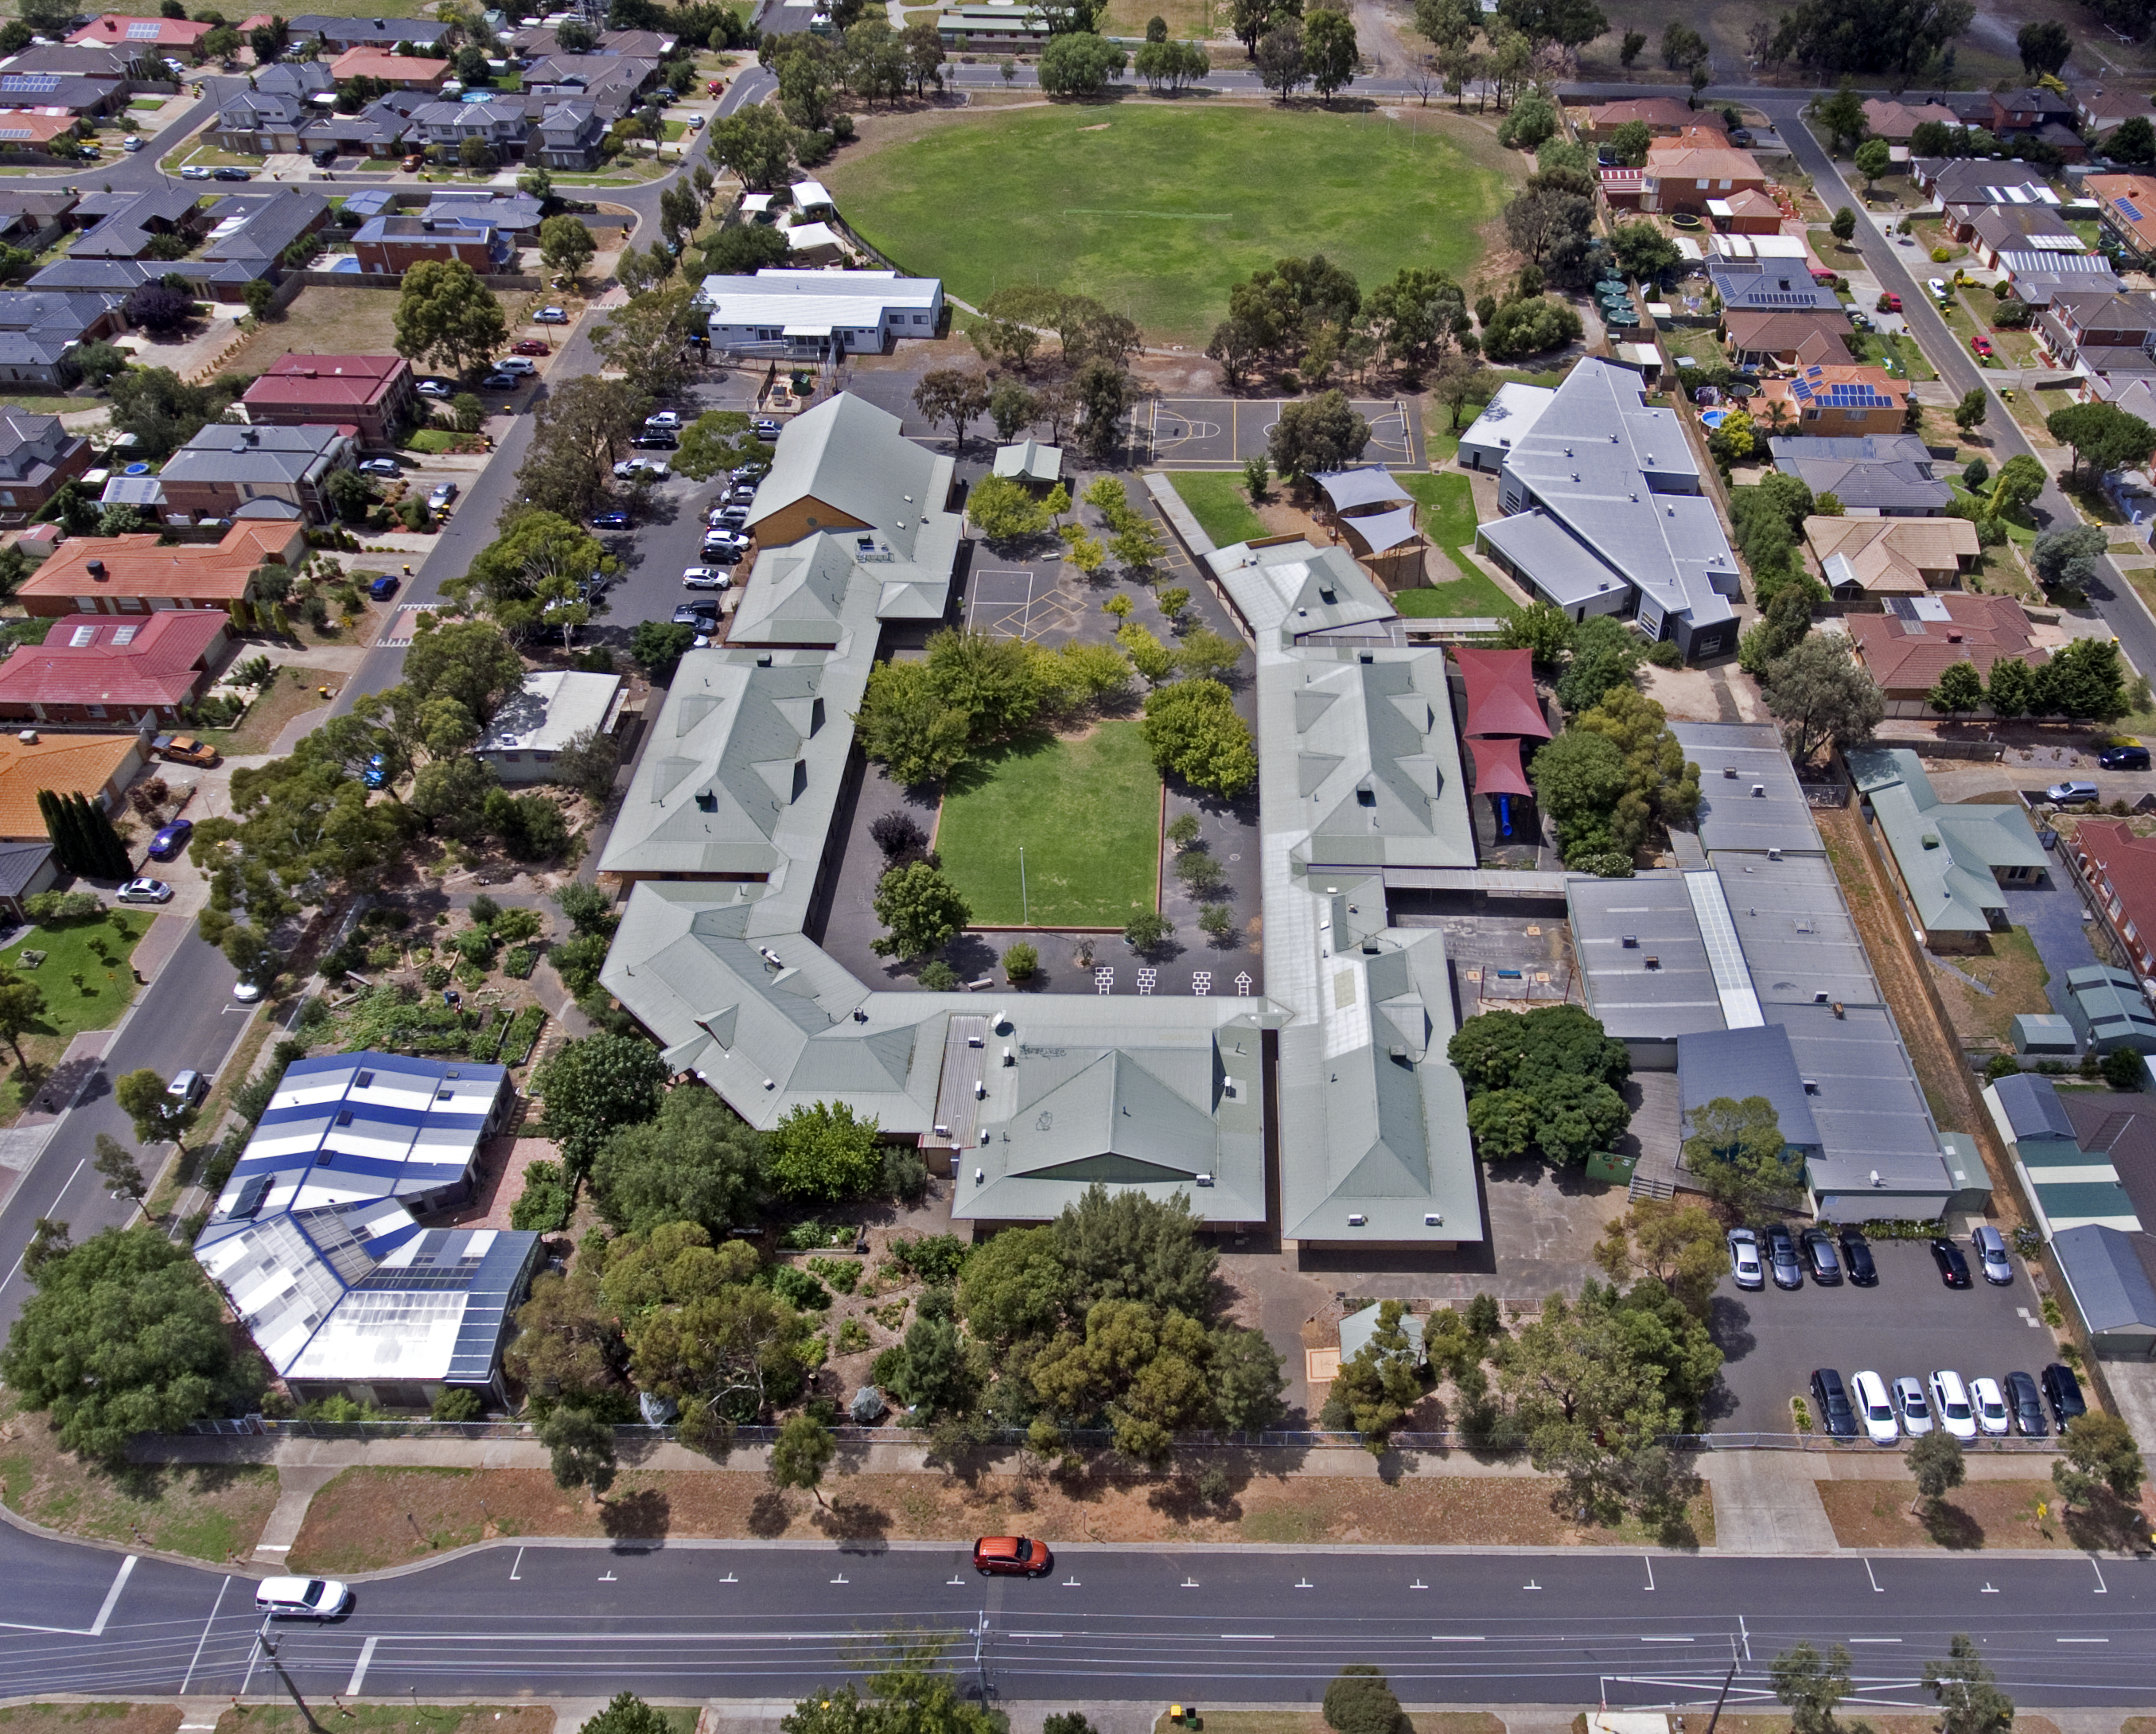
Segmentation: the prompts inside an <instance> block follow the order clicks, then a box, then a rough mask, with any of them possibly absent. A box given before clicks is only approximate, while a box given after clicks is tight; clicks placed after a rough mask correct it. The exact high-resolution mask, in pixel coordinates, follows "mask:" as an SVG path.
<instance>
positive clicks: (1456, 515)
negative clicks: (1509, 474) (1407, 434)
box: [1393, 471, 1475, 548]
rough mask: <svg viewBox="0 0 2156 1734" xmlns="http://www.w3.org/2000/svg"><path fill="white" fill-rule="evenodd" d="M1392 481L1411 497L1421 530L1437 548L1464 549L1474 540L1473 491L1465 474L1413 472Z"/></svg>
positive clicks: (1405, 473)
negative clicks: (1419, 509) (1416, 507)
mask: <svg viewBox="0 0 2156 1734" xmlns="http://www.w3.org/2000/svg"><path fill="white" fill-rule="evenodd" d="M1393 480H1394V481H1397V482H1398V483H1399V485H1400V486H1402V487H1404V488H1405V489H1406V490H1407V491H1409V493H1410V494H1413V495H1414V500H1415V504H1416V505H1418V506H1419V507H1421V508H1422V510H1421V511H1420V512H1417V513H1416V514H1415V517H1416V520H1417V522H1418V523H1419V526H1420V527H1421V529H1422V533H1423V534H1424V535H1425V536H1427V537H1428V538H1430V540H1431V541H1432V542H1434V543H1436V544H1437V546H1438V547H1440V548H1466V547H1467V546H1468V545H1469V544H1470V543H1472V542H1473V541H1474V540H1475V491H1474V489H1473V488H1472V487H1471V486H1469V485H1468V481H1467V478H1466V476H1460V475H1451V476H1430V475H1424V474H1420V473H1418V472H1416V471H1405V472H1404V473H1402V474H1400V475H1398V476H1394V478H1393Z"/></svg>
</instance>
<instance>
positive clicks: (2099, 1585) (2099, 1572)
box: [2089, 1558, 2111, 1596]
mask: <svg viewBox="0 0 2156 1734" xmlns="http://www.w3.org/2000/svg"><path fill="white" fill-rule="evenodd" d="M2089 1569H2090V1570H2091V1571H2092V1572H2095V1573H2096V1593H2097V1594H2098V1595H2100V1596H2107V1595H2109V1594H2110V1593H2111V1586H2110V1585H2109V1584H2107V1583H2106V1582H2104V1581H2103V1567H2102V1566H2100V1565H2098V1564H2097V1562H2096V1561H2095V1560H2094V1559H2093V1558H2092V1559H2091V1560H2090V1561H2089Z"/></svg>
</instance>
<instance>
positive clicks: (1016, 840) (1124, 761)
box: [936, 722, 1160, 928]
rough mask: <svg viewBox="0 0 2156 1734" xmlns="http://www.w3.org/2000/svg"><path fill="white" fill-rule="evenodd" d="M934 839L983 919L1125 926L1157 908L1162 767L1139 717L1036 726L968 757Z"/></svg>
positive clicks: (1009, 923)
mask: <svg viewBox="0 0 2156 1734" xmlns="http://www.w3.org/2000/svg"><path fill="white" fill-rule="evenodd" d="M1021 845H1023V846H1024V849H1025V887H1024V891H1025V895H1024V897H1023V898H1022V897H1021V896H1020V893H1019V856H1018V852H1019V846H1021ZM936 847H937V852H938V853H939V854H941V855H942V857H943V871H944V872H945V873H946V874H947V875H948V877H950V879H951V881H952V883H954V884H955V885H957V888H958V889H959V890H960V891H962V893H965V898H966V901H967V903H968V904H969V905H970V906H971V907H972V908H973V919H974V921H975V922H976V923H978V924H982V925H984V926H991V927H1014V926H1018V925H1019V924H1023V923H1028V922H1029V923H1030V924H1032V925H1033V926H1034V927H1118V928H1119V927H1122V925H1123V924H1125V923H1126V922H1127V921H1128V920H1129V919H1130V918H1131V917H1132V916H1133V915H1135V914H1137V913H1140V912H1141V911H1142V910H1147V909H1150V908H1153V907H1154V902H1155V898H1156V895H1157V892H1158V885H1159V878H1160V776H1159V774H1158V772H1157V771H1155V770H1154V769H1153V768H1152V755H1151V754H1149V753H1147V751H1146V746H1145V742H1144V740H1143V739H1142V738H1141V737H1140V736H1139V733H1138V725H1137V723H1126V722H1113V723H1101V724H1099V725H1098V726H1097V727H1096V728H1094V730H1093V731H1092V732H1091V733H1090V734H1087V735H1085V736H1083V737H1081V738H1077V739H1071V740H1064V739H1059V738H1056V737H1055V736H1053V735H1048V734H1035V735H1029V736H1027V737H1025V738H1024V739H1022V740H1018V741H1014V742H1013V743H1012V744H1010V745H1009V747H1006V748H1004V749H1002V750H1001V751H1000V752H998V753H995V754H990V755H988V757H985V758H983V759H978V760H976V761H974V762H973V763H972V764H968V765H966V766H964V767H963V768H962V769H960V770H959V771H958V773H957V774H956V775H955V776H953V777H952V780H951V787H950V789H949V790H948V791H947V792H946V794H945V795H944V796H943V812H942V818H941V820H940V821H938V823H937V828H936Z"/></svg>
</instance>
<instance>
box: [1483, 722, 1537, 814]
mask: <svg viewBox="0 0 2156 1734" xmlns="http://www.w3.org/2000/svg"><path fill="white" fill-rule="evenodd" d="M1467 749H1468V751H1470V752H1471V753H1472V754H1474V755H1475V792H1476V794H1477V795H1524V796H1526V797H1527V798H1529V799H1530V800H1532V798H1533V795H1534V792H1535V791H1534V787H1533V785H1532V784H1530V783H1529V782H1528V781H1527V773H1526V772H1525V771H1523V770H1522V769H1520V744H1519V742H1518V741H1517V740H1514V739H1513V738H1511V737H1510V736H1509V735H1508V736H1504V737H1501V738H1497V739H1484V740H1471V741H1469V742H1468V743H1467Z"/></svg>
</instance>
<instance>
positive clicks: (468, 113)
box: [411, 97, 531, 161]
mask: <svg viewBox="0 0 2156 1734" xmlns="http://www.w3.org/2000/svg"><path fill="white" fill-rule="evenodd" d="M411 120H412V126H413V129H414V135H415V136H418V137H420V138H423V139H424V140H425V141H427V143H429V145H436V146H439V147H441V148H442V149H444V150H445V151H449V152H455V151H458V150H460V149H462V148H463V147H464V144H465V141H466V140H468V139H477V140H478V141H480V143H481V144H484V145H485V146H487V147H490V149H491V150H492V151H493V152H494V153H495V155H496V156H497V157H501V158H502V159H503V160H504V161H506V160H507V159H508V158H510V157H517V156H521V155H522V154H523V152H524V139H525V135H526V132H527V131H529V130H530V127H531V121H530V119H529V117H528V116H526V113H525V108H524V103H523V102H522V100H521V99H520V100H510V99H507V98H503V97H489V98H488V99H487V100H485V101H484V102H429V103H423V104H422V105H420V106H418V108H415V109H413V111H412V116H411Z"/></svg>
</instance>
